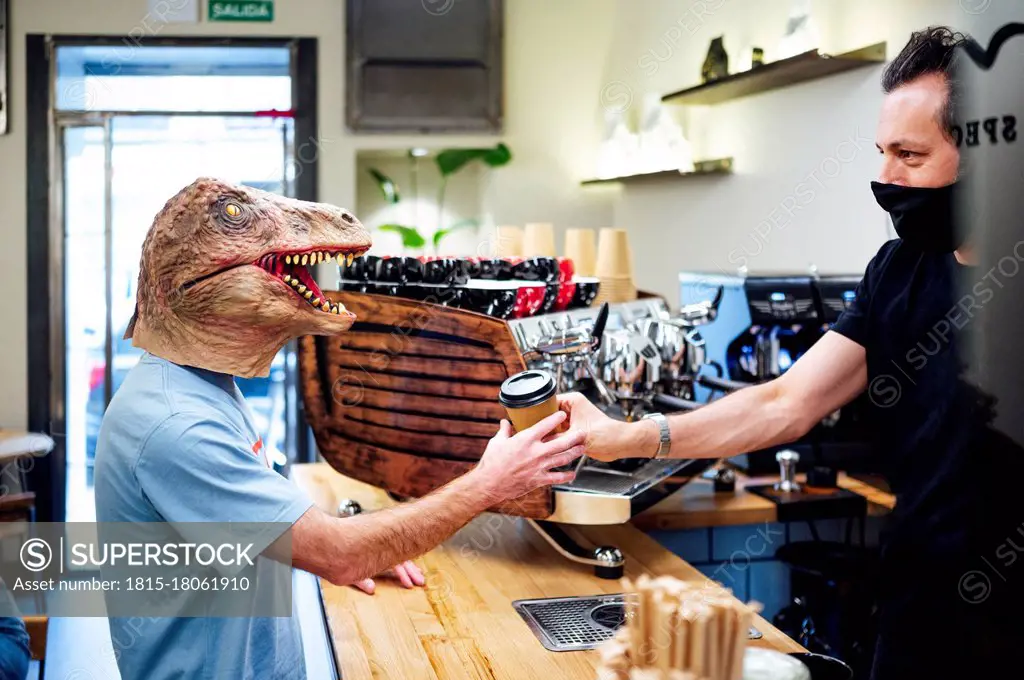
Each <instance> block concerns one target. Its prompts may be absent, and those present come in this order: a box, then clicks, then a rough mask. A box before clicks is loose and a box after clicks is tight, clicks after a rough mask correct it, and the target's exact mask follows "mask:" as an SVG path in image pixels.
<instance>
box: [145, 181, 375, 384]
mask: <svg viewBox="0 0 1024 680" xmlns="http://www.w3.org/2000/svg"><path fill="white" fill-rule="evenodd" d="M369 247H370V234H369V232H367V230H366V229H365V228H364V227H363V225H362V224H361V223H360V222H359V220H357V219H356V218H355V216H354V215H353V214H352V213H350V212H349V211H347V210H343V209H341V208H337V207H334V206H332V205H326V204H323V203H307V202H304V201H298V200H294V199H290V198H283V197H281V196H277V195H275V194H269V193H267V192H264V191H259V190H257V189H251V188H249V187H242V186H235V185H232V184H228V183H226V182H222V181H219V180H216V179H210V178H200V179H197V180H196V181H195V182H193V183H192V184H190V185H189V186H187V187H185V188H184V189H182V190H181V191H179V192H178V194H177V195H176V196H174V197H173V198H172V199H171V200H169V201H168V202H167V204H166V205H164V207H163V209H162V210H161V211H160V212H159V213H158V214H157V216H156V218H155V219H154V220H153V225H152V226H151V227H150V228H149V233H147V234H146V240H145V242H144V243H143V245H142V260H141V263H140V267H139V286H138V296H137V298H136V304H135V314H134V315H133V316H132V320H131V322H130V323H129V324H128V330H127V332H126V333H125V338H131V339H132V344H133V345H134V346H135V347H140V348H142V349H144V350H146V351H147V352H150V353H151V354H154V355H156V356H159V357H162V358H164V359H167V360H168V361H173V362H174V363H177V364H182V365H185V366H195V367H197V368H204V369H207V370H211V371H217V372H219V373H227V374H230V375H236V376H240V377H243V378H249V377H253V376H266V375H268V374H269V373H270V362H271V361H272V360H273V358H274V355H276V354H277V352H278V351H279V350H280V349H281V348H282V347H284V345H285V344H286V343H287V342H288V341H289V340H291V339H293V338H296V337H298V336H300V335H333V334H335V333H340V332H343V331H346V330H348V329H349V327H351V326H352V323H353V322H354V321H355V315H354V314H352V313H351V312H349V311H347V310H346V309H345V308H344V306H343V305H340V304H337V305H335V304H332V303H329V302H328V301H327V300H326V299H325V298H324V295H323V293H322V292H321V291H320V288H319V287H317V285H316V282H315V281H314V280H313V276H312V274H311V273H310V271H309V269H308V268H307V266H308V265H315V264H318V263H320V262H326V261H328V260H329V259H331V258H338V261H339V262H341V261H342V260H343V259H347V258H350V257H356V256H359V255H361V254H363V253H364V252H365V251H366V250H367V249H369Z"/></svg>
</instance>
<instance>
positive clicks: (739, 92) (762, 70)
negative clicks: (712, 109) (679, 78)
mask: <svg viewBox="0 0 1024 680" xmlns="http://www.w3.org/2000/svg"><path fill="white" fill-rule="evenodd" d="M884 62H885V43H884V42H880V43H877V44H874V45H869V46H868V47H862V48H861V49H859V50H854V51H852V52H846V53H845V54H837V55H834V56H831V55H827V54H821V53H820V52H818V50H810V51H808V52H804V53H803V54H798V55H796V56H795V57H790V58H789V59H780V60H779V61H774V62H771V63H768V64H765V65H764V66H759V67H757V68H753V69H750V70H749V71H742V72H740V73H736V74H733V75H730V76H725V77H724V78H719V79H718V80H713V81H711V82H709V83H704V84H702V85H697V86H696V87H690V88H687V89H685V90H680V91H678V92H673V93H672V94H667V95H665V96H664V97H662V98H661V100H662V101H663V102H671V103H673V104H688V105H710V104H720V103H722V102H727V101H730V100H733V99H739V98H741V97H748V96H750V95H754V94H761V93H762V92H769V91H771V90H777V89H779V88H783V87H788V86H790V85H796V84H797V83H803V82H806V81H809V80H815V79H817V78H824V77H825V76H830V75H832V74H834V73H842V72H844V71H852V70H853V69H858V68H864V67H865V66H874V65H876V64H881V63H884Z"/></svg>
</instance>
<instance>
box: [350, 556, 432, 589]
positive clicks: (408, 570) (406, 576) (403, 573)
mask: <svg viewBox="0 0 1024 680" xmlns="http://www.w3.org/2000/svg"><path fill="white" fill-rule="evenodd" d="M381 576H394V577H395V578H397V579H398V581H399V582H400V583H401V584H402V586H403V587H405V588H412V587H414V586H422V585H423V584H425V583H426V582H427V580H426V579H425V578H423V572H422V571H420V568H419V567H417V566H416V565H415V564H413V563H412V562H402V563H401V564H399V565H398V566H396V567H392V568H391V569H388V570H387V571H385V572H384V573H383V574H380V575H379V576H378V577H377V578H380V577H381ZM352 585H353V586H354V587H356V588H358V589H359V590H361V591H363V592H364V593H367V594H368V595H373V592H374V591H375V590H376V589H377V584H376V583H374V582H373V579H372V578H365V579H363V580H362V581H357V582H355V583H353V584H352Z"/></svg>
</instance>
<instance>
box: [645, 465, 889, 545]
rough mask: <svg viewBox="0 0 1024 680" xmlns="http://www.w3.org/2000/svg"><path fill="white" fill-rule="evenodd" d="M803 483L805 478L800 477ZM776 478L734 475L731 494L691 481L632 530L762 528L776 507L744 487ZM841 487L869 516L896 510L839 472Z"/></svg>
mask: <svg viewBox="0 0 1024 680" xmlns="http://www.w3.org/2000/svg"><path fill="white" fill-rule="evenodd" d="M796 478H797V481H799V482H804V481H806V479H807V475H804V474H799V475H797V476H796ZM776 481H778V477H771V476H767V477H747V476H746V475H744V474H742V473H740V472H737V473H736V491H735V492H734V493H715V490H714V485H713V483H712V482H711V481H710V480H707V479H694V480H693V481H691V482H690V483H689V484H687V485H686V486H684V487H683V488H682V489H680V490H679V491H677V492H676V493H674V494H672V495H671V496H669V497H668V498H666V499H664V500H662V501H661V502H660V503H657V504H656V505H654V506H653V507H651V508H648V509H647V510H646V511H644V512H642V513H640V514H639V515H637V516H636V517H634V518H633V520H632V523H633V525H634V526H636V527H638V528H640V529H643V530H645V531H646V530H650V529H703V528H707V527H724V526H736V525H741V524H763V523H764V522H774V521H776V520H777V519H778V514H777V512H776V506H775V504H774V503H772V502H771V501H769V500H768V499H767V498H763V497H762V496H758V495H756V494H752V493H748V492H746V491H744V490H743V489H744V487H746V486H747V485H751V486H754V485H758V484H772V483H774V482H776ZM837 483H838V484H839V486H840V487H842V488H844V489H847V490H849V491H853V492H855V493H859V494H860V495H862V496H864V497H865V498H867V499H868V515H869V516H877V515H884V514H887V513H888V512H890V511H891V510H892V509H893V508H894V507H896V497H895V496H893V495H892V494H890V493H886V492H885V491H882V490H881V489H878V488H876V487H874V486H871V485H870V484H867V483H866V482H862V481H860V480H859V479H855V478H853V477H850V476H848V475H847V474H846V473H845V472H840V473H839V477H838V480H837Z"/></svg>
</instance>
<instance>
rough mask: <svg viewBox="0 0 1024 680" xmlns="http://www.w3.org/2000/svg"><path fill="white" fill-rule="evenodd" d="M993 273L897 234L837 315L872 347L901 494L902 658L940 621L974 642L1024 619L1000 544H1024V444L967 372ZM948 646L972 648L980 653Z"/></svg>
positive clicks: (898, 631)
mask: <svg viewBox="0 0 1024 680" xmlns="http://www.w3.org/2000/svg"><path fill="white" fill-rule="evenodd" d="M983 275H984V272H980V271H975V268H972V267H967V266H963V265H960V264H959V263H958V262H957V261H956V258H955V257H954V256H953V255H952V254H933V253H923V252H921V251H917V250H915V249H913V248H911V247H908V246H907V245H906V244H905V243H903V242H902V241H900V240H894V241H890V242H888V243H886V244H885V245H883V246H882V248H881V249H880V250H879V251H878V254H877V255H876V256H875V257H874V259H873V260H872V261H871V263H870V264H869V265H868V268H867V271H866V272H865V275H864V278H863V280H862V281H861V284H860V286H859V288H858V290H857V295H856V299H855V301H854V303H853V304H852V306H851V307H850V308H849V309H848V310H847V311H846V312H845V313H844V314H843V315H842V316H841V317H840V319H839V320H838V321H837V322H836V324H835V326H834V330H835V331H837V332H838V333H841V334H842V335H844V336H846V337H848V338H850V339H851V340H853V341H854V342H856V343H858V344H860V345H862V346H863V347H864V348H865V349H866V350H867V367H868V388H867V391H868V397H869V401H870V403H871V407H870V415H869V421H870V422H871V424H872V426H873V433H872V435H873V438H874V439H875V446H876V447H877V449H878V451H877V460H878V461H879V462H880V464H881V465H882V466H883V468H884V472H885V473H886V476H887V478H888V480H889V482H890V484H891V485H892V489H893V492H894V493H895V494H896V498H897V504H896V508H895V510H894V512H893V515H892V517H891V521H890V530H889V531H888V532H887V535H886V536H885V537H884V541H883V553H882V554H883V565H882V579H883V638H884V637H885V635H886V634H887V633H886V631H888V634H889V635H890V636H892V637H894V638H898V639H899V641H898V642H895V643H893V644H894V646H892V645H890V646H889V649H890V650H891V652H892V654H895V655H896V656H898V657H899V658H900V659H901V661H900V663H904V662H907V663H909V662H910V661H911V660H912V659H915V656H917V657H921V656H923V655H924V654H925V653H928V649H927V647H928V646H929V645H934V644H935V637H934V635H935V630H934V628H933V627H935V626H938V627H940V629H942V627H944V626H951V625H952V626H954V627H955V628H957V629H959V628H960V627H961V626H962V627H963V630H962V631H961V632H962V634H964V635H974V634H975V633H974V632H971V631H976V632H977V635H978V636H979V637H978V640H977V642H978V644H981V641H982V640H983V639H984V640H989V639H992V637H993V636H992V634H991V631H992V629H993V628H994V629H995V630H997V631H1003V630H1007V629H1006V626H1008V625H1009V626H1011V627H1012V626H1016V631H1018V633H1017V634H1020V631H1021V630H1022V629H1021V622H1020V620H1019V619H1020V617H1021V609H1020V606H1021V605H1020V602H1021V599H1020V597H1019V593H1020V592H1021V586H1022V585H1024V559H1021V560H1020V562H1021V564H1020V565H1013V564H1012V563H1011V564H1010V565H1009V567H1007V568H1004V569H1003V570H1001V571H998V570H999V567H1000V564H999V560H1000V558H999V552H998V551H1000V550H1001V546H1003V544H1004V543H1005V542H1006V540H1007V539H1008V538H1009V539H1010V540H1011V541H1012V540H1014V539H1016V545H1020V546H1022V548H1024V528H1021V527H1022V523H1024V503H1022V502H1021V501H1020V500H1019V494H1020V491H1019V484H1020V483H1021V481H1022V480H1024V476H1022V475H1021V474H1020V472H1021V471H1022V470H1024V452H1022V451H1021V450H1020V449H1019V447H1017V446H1015V445H1014V444H1013V443H1012V442H1010V441H1009V440H1008V439H1007V438H1005V437H1003V436H1001V435H999V434H998V433H997V432H995V431H994V430H993V429H992V428H991V427H990V423H991V421H992V408H993V404H992V400H991V399H990V398H988V397H987V396H986V395H984V394H983V393H982V392H981V391H980V390H978V389H976V388H975V387H974V386H972V385H971V384H970V382H969V381H968V379H967V378H966V377H965V376H966V375H968V374H969V371H967V370H966V369H967V366H966V364H965V361H964V358H965V357H966V356H967V352H966V351H965V350H966V343H967V342H968V341H969V338H970V333H971V331H972V330H974V329H972V327H971V321H972V319H973V318H974V316H975V314H977V311H978V308H979V307H980V306H983V305H984V304H985V302H987V301H988V300H990V299H991V298H992V296H993V295H995V294H997V292H998V290H997V289H996V286H995V285H993V283H995V282H991V281H986V280H985V279H984V278H983ZM1018 528H1020V529H1021V533H1017V529H1018ZM1003 547H1005V546H1003ZM1003 552H1005V550H1004V551H1003ZM1020 557H1022V558H1024V554H1022V555H1020ZM986 560H987V562H986ZM1014 561H1016V560H1014ZM1013 566H1017V568H1016V569H1015V570H1014V569H1012V567H1013ZM1014 571H1016V572H1017V573H1012V574H1011V573H1008V572H1014ZM979 574H980V575H979ZM1001 579H1005V580H1001ZM986 584H987V585H986ZM938 619H941V620H938ZM885 621H888V625H886V623H884V622H885ZM993 622H995V623H993ZM990 626H991V627H990ZM926 630H931V633H928V632H926ZM949 630H951V628H945V631H946V633H945V634H943V635H942V636H943V637H947V635H948V632H949ZM982 631H986V632H984V633H982ZM950 643H951V644H953V645H957V644H959V645H961V648H960V651H959V652H958V655H960V656H961V658H962V659H967V660H970V659H969V657H971V656H972V655H974V654H976V653H979V652H977V649H978V648H977V646H975V647H974V649H975V651H974V652H972V651H971V645H972V643H970V642H967V641H964V640H961V641H959V642H955V641H953V640H951V641H950ZM985 644H987V643H985ZM1017 644H1024V639H1022V640H1021V641H1020V643H1017ZM883 646H885V641H884V639H883ZM915 648H916V649H917V653H916V654H915V652H914V651H913V649H915ZM931 653H932V656H935V654H934V650H931ZM939 656H940V657H942V658H944V661H943V663H949V662H950V661H951V659H950V657H949V656H948V655H939ZM913 663H916V664H920V663H922V660H921V658H916V659H915V660H914V661H913ZM920 669H921V666H918V670H920ZM905 671H906V668H904V669H903V670H902V671H899V672H905ZM896 675H898V672H889V673H880V674H879V675H878V677H895V676H896Z"/></svg>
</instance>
